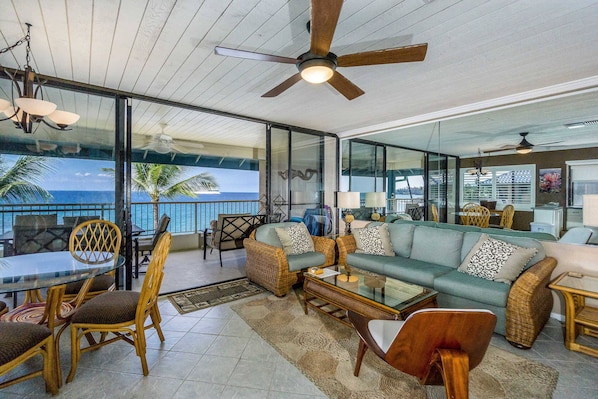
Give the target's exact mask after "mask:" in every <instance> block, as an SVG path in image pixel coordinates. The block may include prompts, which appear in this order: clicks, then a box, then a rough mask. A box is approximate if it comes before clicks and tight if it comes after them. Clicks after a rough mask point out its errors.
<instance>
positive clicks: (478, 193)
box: [461, 165, 536, 211]
mask: <svg viewBox="0 0 598 399" xmlns="http://www.w3.org/2000/svg"><path fill="white" fill-rule="evenodd" d="M483 171H485V172H487V173H486V174H481V173H476V174H471V173H470V172H471V169H469V168H467V169H461V182H462V185H461V204H464V203H467V202H480V200H493V201H498V202H499V204H501V203H502V204H503V205H506V204H513V205H514V206H515V209H516V210H521V211H526V210H527V211H529V210H531V209H532V207H534V205H535V203H536V195H535V194H536V190H535V187H536V166H535V165H511V166H492V167H484V168H483ZM499 208H501V206H499Z"/></svg>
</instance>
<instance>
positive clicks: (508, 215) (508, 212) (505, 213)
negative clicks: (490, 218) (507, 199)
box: [489, 204, 515, 229]
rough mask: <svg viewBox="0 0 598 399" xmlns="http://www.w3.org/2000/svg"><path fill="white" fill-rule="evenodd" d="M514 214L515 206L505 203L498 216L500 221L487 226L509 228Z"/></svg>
mask: <svg viewBox="0 0 598 399" xmlns="http://www.w3.org/2000/svg"><path fill="white" fill-rule="evenodd" d="M514 216H515V207H514V206H513V205H511V204H508V205H505V207H504V208H503V210H502V214H501V216H500V223H499V224H498V226H497V225H492V224H491V225H490V226H489V227H496V228H499V229H510V228H511V226H513V217H514Z"/></svg>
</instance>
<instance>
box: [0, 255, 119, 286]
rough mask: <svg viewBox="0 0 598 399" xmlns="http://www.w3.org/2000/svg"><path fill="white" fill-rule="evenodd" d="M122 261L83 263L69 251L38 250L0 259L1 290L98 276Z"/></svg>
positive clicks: (61, 282)
mask: <svg viewBox="0 0 598 399" xmlns="http://www.w3.org/2000/svg"><path fill="white" fill-rule="evenodd" d="M124 264H125V258H124V256H119V257H118V259H117V260H114V259H111V260H109V261H106V262H100V263H85V262H82V261H79V260H77V259H75V258H74V257H73V255H72V254H71V253H70V252H69V251H59V252H40V253H35V254H27V255H18V256H9V257H6V258H0V293H3V292H14V291H25V290H35V289H38V288H48V287H52V286H55V285H61V284H67V283H71V282H74V281H79V280H86V279H89V278H91V277H95V276H99V275H101V274H104V273H107V272H109V271H111V270H114V269H117V268H119V267H121V266H123V265H124Z"/></svg>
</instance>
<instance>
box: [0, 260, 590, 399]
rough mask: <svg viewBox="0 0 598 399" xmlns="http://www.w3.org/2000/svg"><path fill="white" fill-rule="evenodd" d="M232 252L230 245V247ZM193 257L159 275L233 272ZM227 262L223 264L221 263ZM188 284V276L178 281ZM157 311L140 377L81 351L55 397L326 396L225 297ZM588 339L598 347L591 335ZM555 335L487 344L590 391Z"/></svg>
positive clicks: (116, 352) (39, 385)
mask: <svg viewBox="0 0 598 399" xmlns="http://www.w3.org/2000/svg"><path fill="white" fill-rule="evenodd" d="M234 252H237V251H232V252H231V253H234ZM241 252H242V251H241ZM235 256H236V257H238V255H235ZM241 257H242V256H241ZM197 258H198V257H197V256H194V255H193V254H191V255H189V254H185V253H176V252H175V253H173V254H171V256H170V257H169V262H168V263H167V269H166V275H167V276H168V275H169V273H168V272H170V271H175V272H173V273H170V274H172V276H171V279H172V281H175V280H176V278H175V277H176V275H185V273H186V272H185V271H184V270H183V269H185V268H193V269H192V270H193V273H197V274H198V275H201V277H198V278H197V281H209V280H210V277H208V276H210V275H211V276H212V277H213V276H216V275H221V274H222V273H224V274H227V275H229V274H230V275H232V274H235V273H239V271H238V270H237V271H234V272H233V271H232V270H231V269H237V266H234V263H233V266H231V267H230V269H228V270H227V271H224V270H219V269H220V266H219V264H216V267H214V265H207V264H197V262H196V260H197ZM216 258H217V255H216ZM191 260H192V261H191ZM199 263H201V262H199ZM227 267H228V266H227V264H226V263H225V265H224V267H223V269H226V268H227ZM189 273H190V274H193V273H192V272H189ZM241 274H243V273H241ZM167 278H168V277H167ZM173 284H174V283H173ZM188 284H189V281H187V282H185V283H184V285H188ZM173 286H174V285H173ZM187 288H188V287H187ZM255 298H256V297H251V298H247V299H244V300H252V299H255ZM160 310H161V312H162V316H163V322H162V328H163V330H164V334H165V336H166V341H165V342H164V343H160V341H159V340H158V338H157V336H156V335H155V334H154V333H153V330H150V332H149V338H148V353H147V357H148V363H149V366H150V375H149V376H148V377H143V375H142V372H141V365H140V363H139V359H138V357H137V356H136V355H135V352H134V349H133V347H132V346H130V345H127V344H125V343H118V344H113V345H109V346H106V347H104V348H101V349H99V350H98V351H95V352H91V353H86V354H83V355H82V358H81V362H80V363H79V367H78V371H77V375H76V377H75V380H74V381H73V382H72V383H70V384H66V385H64V386H63V387H62V388H61V389H60V393H59V394H58V395H57V396H56V398H88V397H95V398H98V397H99V398H210V399H211V398H260V399H275V398H276V399H279V398H281V399H282V398H288V399H308V398H324V397H326V396H325V395H324V394H323V393H322V392H320V391H319V390H318V388H317V387H316V386H314V385H313V384H312V383H311V382H310V381H309V380H308V379H307V378H306V377H304V376H303V375H302V374H301V372H299V371H298V370H297V369H296V368H295V367H293V366H292V365H291V364H290V363H288V362H287V361H286V360H285V359H284V358H282V356H280V355H279V354H278V352H276V351H275V350H274V349H273V348H272V347H270V346H269V345H268V344H267V343H266V342H265V341H263V340H262V339H261V338H260V337H259V336H258V335H257V334H256V333H255V332H253V331H252V330H251V328H249V327H248V326H247V324H245V322H244V321H243V320H242V319H241V318H239V317H238V316H237V315H236V313H234V312H233V311H232V310H230V304H225V305H221V306H218V307H214V308H211V309H206V310H202V311H198V312H193V313H189V314H186V315H179V314H178V313H177V312H176V310H175V309H174V308H173V307H172V305H171V304H170V302H169V301H168V300H167V299H165V298H162V299H161V300H160ZM588 341H591V342H592V343H593V344H594V345H596V346H598V340H596V339H588ZM562 342H563V335H562V328H561V323H560V322H558V321H557V320H554V319H551V320H550V321H549V323H548V324H547V325H546V327H545V328H544V330H543V331H542V333H541V335H540V337H539V338H538V340H537V341H536V343H535V344H534V347H533V348H532V349H531V350H528V351H522V350H519V349H516V348H513V347H511V346H510V345H509V344H508V343H507V342H506V341H505V340H504V338H503V337H501V336H498V335H497V336H495V337H494V338H493V340H492V343H493V344H494V345H496V346H498V347H500V348H502V349H505V350H508V351H511V352H513V353H516V354H518V355H520V356H524V357H527V358H530V359H533V360H536V361H539V362H541V363H544V364H547V365H549V366H551V367H554V368H556V369H557V370H558V371H559V373H560V375H559V382H558V386H557V390H556V391H555V394H554V398H557V399H558V398H563V399H577V398H579V399H581V398H584V399H585V398H597V397H598V380H597V379H596V375H598V359H596V358H593V357H590V356H587V355H584V354H581V353H577V352H570V351H568V350H566V349H565V348H564V346H563V344H562ZM61 345H62V352H63V354H62V356H61V360H62V366H63V372H64V373H65V376H66V373H68V370H69V368H70V351H69V350H68V349H69V346H70V341H69V337H68V334H65V336H64V337H63V339H62V341H61ZM40 397H51V396H50V395H45V393H44V387H43V382H42V380H41V378H36V379H33V380H30V381H28V382H24V383H21V384H17V385H15V386H13V387H9V388H5V389H4V390H1V391H0V399H2V398H11V399H12V398H40Z"/></svg>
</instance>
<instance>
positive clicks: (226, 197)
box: [0, 191, 259, 234]
mask: <svg viewBox="0 0 598 399" xmlns="http://www.w3.org/2000/svg"><path fill="white" fill-rule="evenodd" d="M50 194H52V197H53V198H52V199H51V200H49V201H48V202H47V203H45V204H44V205H38V206H29V205H25V206H19V205H2V204H0V208H2V212H1V213H2V214H1V215H0V216H1V219H2V220H0V230H2V232H4V231H7V230H11V229H12V221H13V220H14V218H13V216H14V215H15V214H31V213H44V214H48V213H56V214H57V219H58V223H59V224H60V223H62V222H63V217H64V216H78V215H88V216H92V215H93V216H100V217H101V218H102V219H106V220H111V221H114V220H115V215H114V191H50ZM131 199H132V201H131V221H132V223H133V224H136V225H137V226H139V227H141V228H142V229H143V230H145V231H146V232H147V233H149V234H151V232H152V231H153V229H154V218H153V205H152V204H151V203H148V202H150V197H149V196H148V195H147V194H146V193H141V192H132V193H131ZM258 199H259V193H255V192H222V193H214V194H211V193H210V194H199V195H198V196H197V197H195V198H190V197H186V196H177V197H176V198H173V199H167V198H161V199H160V202H159V204H158V214H159V215H162V214H163V213H166V214H167V215H169V216H170V217H171V222H170V226H169V231H171V232H173V233H189V232H195V231H203V230H204V229H205V228H208V227H209V225H210V221H211V220H215V219H218V215H219V214H221V213H227V214H230V213H250V214H257V213H258V211H259V203H258V202H257V200H258ZM40 202H41V201H40ZM38 204H39V202H38ZM67 204H69V205H67ZM73 204H74V205H73Z"/></svg>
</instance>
